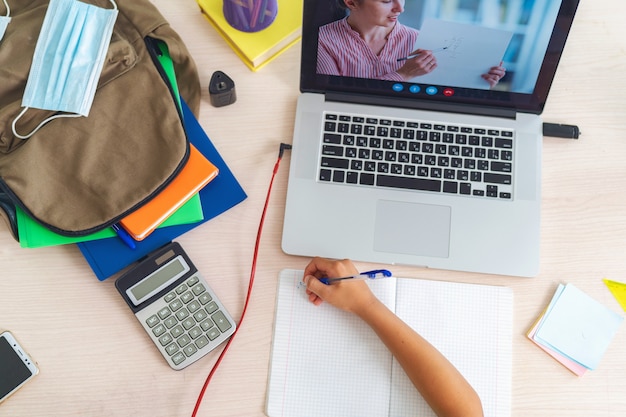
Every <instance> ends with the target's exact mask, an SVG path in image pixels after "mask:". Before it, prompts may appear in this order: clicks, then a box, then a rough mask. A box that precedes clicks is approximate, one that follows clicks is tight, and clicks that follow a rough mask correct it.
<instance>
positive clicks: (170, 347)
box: [165, 343, 180, 356]
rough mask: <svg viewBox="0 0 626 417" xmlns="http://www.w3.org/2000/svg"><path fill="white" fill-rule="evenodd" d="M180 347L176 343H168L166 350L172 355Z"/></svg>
mask: <svg viewBox="0 0 626 417" xmlns="http://www.w3.org/2000/svg"><path fill="white" fill-rule="evenodd" d="M179 349H180V348H179V347H178V345H177V344H176V343H170V344H169V345H167V346H166V347H165V351H166V352H167V354H168V355H170V356H172V355H173V354H174V353H176V352H178V351H179Z"/></svg>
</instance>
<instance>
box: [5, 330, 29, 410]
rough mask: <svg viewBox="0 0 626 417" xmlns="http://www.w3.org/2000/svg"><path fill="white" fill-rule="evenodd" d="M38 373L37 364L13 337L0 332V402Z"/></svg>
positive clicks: (7, 333) (8, 333)
mask: <svg viewBox="0 0 626 417" xmlns="http://www.w3.org/2000/svg"><path fill="white" fill-rule="evenodd" d="M38 373H39V368H37V364H36V363H35V362H34V361H33V360H32V359H31V357H30V355H28V353H26V351H25V350H24V349H23V348H22V346H21V345H20V344H19V343H18V341H17V340H16V339H15V337H13V335H12V334H11V333H10V332H6V331H5V332H2V333H0V403H2V401H4V400H5V399H6V398H7V397H9V396H10V395H11V394H13V393H14V392H15V391H17V390H18V389H19V388H21V387H22V386H23V385H24V384H25V383H26V382H28V381H29V380H31V379H32V378H33V377H34V376H35V375H37V374H38Z"/></svg>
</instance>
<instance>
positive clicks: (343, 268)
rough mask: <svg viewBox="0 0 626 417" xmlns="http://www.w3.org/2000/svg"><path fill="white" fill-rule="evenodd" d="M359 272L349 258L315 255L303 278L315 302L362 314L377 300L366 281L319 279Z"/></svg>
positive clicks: (310, 298)
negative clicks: (339, 258)
mask: <svg viewBox="0 0 626 417" xmlns="http://www.w3.org/2000/svg"><path fill="white" fill-rule="evenodd" d="M358 274H359V271H357V269H356V268H355V266H354V265H353V264H352V262H351V261H349V260H347V259H346V260H343V261H332V260H330V259H324V258H314V259H313V260H312V261H311V262H310V263H309V265H307V267H306V268H305V270H304V278H303V281H304V283H305V284H306V286H307V289H306V292H307V294H308V295H309V300H310V301H311V302H312V303H313V304H315V305H320V304H321V303H322V301H326V302H328V303H329V304H331V305H333V306H335V307H337V308H340V309H342V310H345V311H349V312H352V313H357V314H358V313H359V312H360V311H362V310H363V309H364V308H366V307H367V306H369V305H371V304H372V303H373V302H375V301H376V297H375V296H374V294H373V293H372V292H371V291H370V288H369V287H368V286H367V284H366V283H365V281H361V280H350V281H345V282H338V283H335V284H331V285H326V284H323V283H322V282H320V281H319V280H318V278H324V277H329V278H339V277H347V276H351V275H358Z"/></svg>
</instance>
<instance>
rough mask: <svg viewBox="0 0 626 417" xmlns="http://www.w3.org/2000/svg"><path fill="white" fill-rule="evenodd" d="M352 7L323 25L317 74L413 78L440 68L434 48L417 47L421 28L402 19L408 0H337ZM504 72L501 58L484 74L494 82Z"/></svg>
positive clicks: (490, 81) (490, 84) (486, 78)
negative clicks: (411, 26)
mask: <svg viewBox="0 0 626 417" xmlns="http://www.w3.org/2000/svg"><path fill="white" fill-rule="evenodd" d="M337 1H338V2H339V5H340V6H341V7H342V8H345V9H348V10H349V12H350V13H349V15H348V16H347V17H345V18H343V19H340V20H337V21H335V22H331V23H329V24H327V25H324V26H321V27H320V28H319V39H318V49H317V73H318V74H326V75H341V76H347V77H357V78H374V79H381V80H390V81H409V80H411V79H413V78H415V77H419V76H420V75H424V74H428V73H430V72H432V71H433V70H435V68H437V59H436V57H435V55H434V54H433V52H432V51H428V50H421V49H418V50H413V46H414V45H415V41H416V40H417V36H418V34H419V32H418V31H417V30H416V29H413V28H410V27H408V26H405V25H403V24H401V23H400V22H399V21H398V17H399V16H400V14H401V13H402V12H403V11H404V3H405V1H404V0H337ZM504 75H505V70H504V68H503V67H502V63H500V65H498V66H494V67H491V69H490V70H489V72H488V73H487V74H483V75H482V78H483V79H484V80H485V81H486V82H487V83H488V84H489V86H490V87H493V86H495V85H496V84H497V83H498V82H499V81H500V79H501V78H502V77H504Z"/></svg>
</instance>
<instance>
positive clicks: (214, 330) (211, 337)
mask: <svg viewBox="0 0 626 417" xmlns="http://www.w3.org/2000/svg"><path fill="white" fill-rule="evenodd" d="M219 335H220V331H219V330H218V328H217V327H213V328H212V329H211V330H209V331H208V332H207V333H206V336H207V337H208V338H209V340H215V339H217V337H218V336H219Z"/></svg>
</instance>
